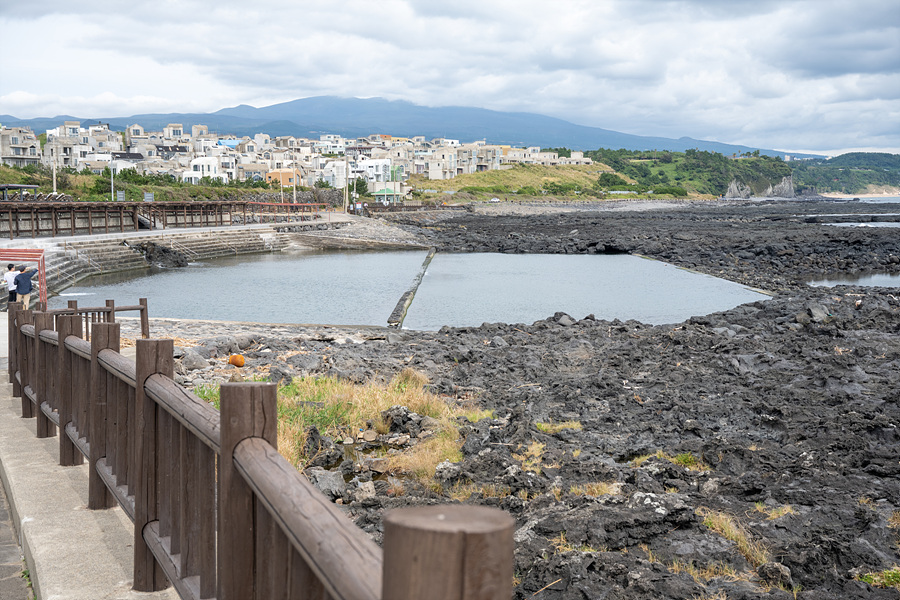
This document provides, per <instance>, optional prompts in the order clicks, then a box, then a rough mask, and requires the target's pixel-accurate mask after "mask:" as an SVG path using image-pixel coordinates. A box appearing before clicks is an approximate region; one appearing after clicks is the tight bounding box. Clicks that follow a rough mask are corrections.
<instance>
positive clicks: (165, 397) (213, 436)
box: [144, 375, 221, 453]
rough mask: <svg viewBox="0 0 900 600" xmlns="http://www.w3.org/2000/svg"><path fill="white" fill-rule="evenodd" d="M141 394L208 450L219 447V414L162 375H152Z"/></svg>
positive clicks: (216, 449) (217, 450)
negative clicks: (147, 397)
mask: <svg viewBox="0 0 900 600" xmlns="http://www.w3.org/2000/svg"><path fill="white" fill-rule="evenodd" d="M144 391H145V392H146V394H147V396H149V397H150V398H151V399H152V400H153V401H154V402H156V403H157V404H159V405H160V406H162V407H163V408H165V409H166V411H167V412H168V413H169V414H170V415H172V416H173V417H175V419H177V420H178V422H179V423H181V424H182V425H183V426H184V427H186V428H187V429H188V430H189V431H190V432H191V433H193V434H194V435H195V436H197V438H199V440H200V441H201V442H203V443H204V444H205V445H206V446H208V447H209V448H210V449H211V450H213V451H214V452H216V453H218V452H219V451H220V448H221V434H220V425H219V411H217V410H216V409H215V408H213V407H212V406H210V405H209V404H208V403H206V402H204V401H203V400H201V399H199V398H197V396H195V395H194V394H192V393H190V392H189V391H187V390H185V389H184V388H183V387H181V386H180V385H178V384H177V383H175V382H174V381H172V380H171V379H169V378H168V377H165V376H163V375H151V376H150V377H148V378H147V380H146V381H145V382H144Z"/></svg>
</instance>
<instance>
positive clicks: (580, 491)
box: [569, 481, 622, 498]
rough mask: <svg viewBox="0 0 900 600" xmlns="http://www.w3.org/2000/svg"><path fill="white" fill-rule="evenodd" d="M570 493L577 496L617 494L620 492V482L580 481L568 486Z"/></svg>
mask: <svg viewBox="0 0 900 600" xmlns="http://www.w3.org/2000/svg"><path fill="white" fill-rule="evenodd" d="M569 493H570V494H576V495H578V496H592V497H595V498H596V497H598V496H618V495H619V494H621V493H622V484H621V483H616V482H609V483H607V482H604V481H597V482H594V483H582V484H579V485H573V486H572V487H571V488H569Z"/></svg>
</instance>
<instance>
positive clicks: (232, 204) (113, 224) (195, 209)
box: [0, 200, 328, 239]
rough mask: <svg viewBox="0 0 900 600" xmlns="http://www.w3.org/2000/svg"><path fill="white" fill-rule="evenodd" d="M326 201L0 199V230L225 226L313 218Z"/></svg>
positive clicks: (52, 232) (57, 232)
mask: <svg viewBox="0 0 900 600" xmlns="http://www.w3.org/2000/svg"><path fill="white" fill-rule="evenodd" d="M327 208H328V206H327V205H326V204H322V203H305V204H293V203H273V202H250V201H242V200H224V201H199V200H198V201H189V202H179V201H165V202H0V234H3V235H6V236H8V237H9V239H15V238H21V237H32V238H35V237H43V236H51V237H57V236H69V235H71V236H74V235H93V234H99V233H107V234H108V233H125V232H126V231H139V230H140V229H167V228H184V227H221V226H230V225H238V224H247V223H250V222H267V221H272V222H278V221H279V220H290V219H296V220H314V219H318V218H319V216H320V215H319V212H320V211H324V210H326V209H327Z"/></svg>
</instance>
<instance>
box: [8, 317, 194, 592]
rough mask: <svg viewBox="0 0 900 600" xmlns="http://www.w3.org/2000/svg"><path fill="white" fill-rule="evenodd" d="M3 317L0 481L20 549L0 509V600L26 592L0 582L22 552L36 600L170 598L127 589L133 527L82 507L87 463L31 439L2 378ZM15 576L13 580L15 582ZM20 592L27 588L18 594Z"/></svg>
mask: <svg viewBox="0 0 900 600" xmlns="http://www.w3.org/2000/svg"><path fill="white" fill-rule="evenodd" d="M7 356H8V352H7V318H6V313H0V367H2V370H0V382H2V383H0V478H2V483H3V488H4V490H5V491H6V497H7V498H8V500H9V515H10V520H11V521H12V523H13V525H14V526H15V528H16V529H17V532H18V539H19V540H20V541H21V544H22V550H19V548H18V547H15V549H13V547H12V545H11V544H4V540H9V539H10V538H12V539H13V540H14V539H15V536H14V535H13V534H12V532H10V531H9V527H8V526H5V523H8V521H4V520H3V518H2V517H3V515H2V511H0V600H19V599H20V598H21V599H23V600H24V599H25V598H27V596H26V595H16V594H20V592H25V587H24V581H23V580H22V578H21V577H19V576H18V575H16V576H15V577H12V578H10V581H11V582H14V583H19V585H20V587H19V588H18V589H13V590H10V591H8V592H7V590H6V588H4V587H2V586H3V584H4V583H5V578H4V576H5V574H6V572H5V571H3V570H2V567H3V566H5V565H4V563H5V562H6V561H7V560H11V558H10V557H13V558H14V561H13V564H14V565H15V567H16V568H18V573H21V570H22V563H21V556H22V553H24V555H25V560H26V563H27V568H28V570H29V574H30V577H31V581H32V583H33V585H34V589H35V594H36V596H37V599H38V600H137V599H141V600H177V598H178V595H177V594H176V593H175V592H174V591H173V590H171V589H170V590H167V591H164V592H158V593H150V594H140V593H137V592H134V591H132V590H131V585H132V569H133V562H132V560H133V550H132V547H133V527H132V524H131V521H130V520H129V518H128V516H127V515H126V514H125V513H124V512H123V511H122V510H121V509H119V508H114V509H110V510H98V511H89V510H87V489H88V484H87V480H88V471H87V469H88V467H87V465H81V466H79V467H60V466H59V438H56V437H52V438H47V439H38V438H37V437H36V436H35V419H22V418H21V417H20V415H21V406H22V404H21V400H20V399H19V398H13V397H12V385H10V384H9V383H6V379H7V376H6V373H7V370H6V365H7V358H6V357H7ZM16 579H18V580H19V581H16ZM26 593H27V592H26Z"/></svg>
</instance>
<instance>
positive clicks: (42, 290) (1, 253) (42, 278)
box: [0, 248, 47, 306]
mask: <svg viewBox="0 0 900 600" xmlns="http://www.w3.org/2000/svg"><path fill="white" fill-rule="evenodd" d="M6 262H11V263H15V265H16V268H18V267H19V265H20V264H22V263H25V262H32V263H34V262H36V263H37V266H38V281H39V282H40V284H39V285H38V295H39V297H40V298H39V299H40V301H41V302H43V303H44V306H46V305H47V271H46V270H45V269H44V251H43V250H35V249H30V250H24V249H22V250H18V249H15V248H0V263H6Z"/></svg>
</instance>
